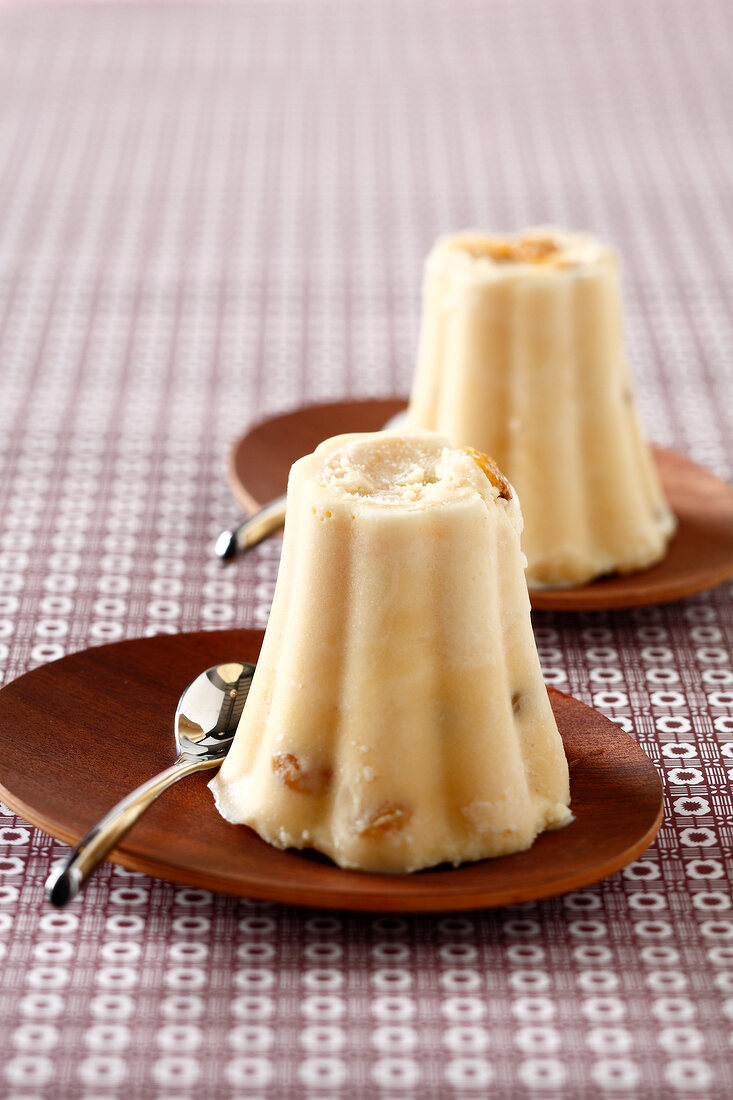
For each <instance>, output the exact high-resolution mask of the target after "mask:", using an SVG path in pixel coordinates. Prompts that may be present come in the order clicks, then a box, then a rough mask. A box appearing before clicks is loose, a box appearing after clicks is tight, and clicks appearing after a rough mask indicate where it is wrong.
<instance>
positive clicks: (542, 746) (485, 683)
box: [211, 432, 570, 872]
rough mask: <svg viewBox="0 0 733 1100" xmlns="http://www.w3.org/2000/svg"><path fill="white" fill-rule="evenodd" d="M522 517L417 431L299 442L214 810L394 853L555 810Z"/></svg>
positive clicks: (488, 475) (563, 778)
mask: <svg viewBox="0 0 733 1100" xmlns="http://www.w3.org/2000/svg"><path fill="white" fill-rule="evenodd" d="M521 527H522V518H521V513H520V510H519V504H518V502H517V498H516V495H515V494H514V492H513V491H512V488H511V486H510V485H509V484H508V482H507V481H506V480H505V479H504V478H503V476H502V475H501V474H500V473H499V471H498V469H497V468H496V467H495V466H494V464H493V463H492V462H491V460H489V459H486V458H485V456H483V455H480V454H478V452H471V451H469V450H454V449H452V448H451V447H450V446H449V445H448V443H447V441H446V440H445V439H442V438H441V437H440V436H437V435H435V434H433V433H430V432H409V433H405V434H402V435H401V434H399V433H395V432H386V433H381V432H380V433H375V434H366V435H352V436H348V435H347V436H338V437H336V438H334V439H330V440H327V441H326V442H325V443H322V444H321V445H320V446H319V447H318V448H317V450H316V451H315V453H314V454H311V455H308V456H306V457H305V458H302V459H300V460H299V461H298V462H296V463H295V465H294V466H293V468H292V470H291V473H290V480H289V485H288V503H287V521H286V525H285V538H284V543H283V553H282V560H281V564H280V572H279V574H278V579H277V586H276V591H275V596H274V600H273V605H272V611H271V614H270V619H269V622H268V625H267V631H266V634H265V639H264V644H263V647H262V652H261V655H260V658H259V661H258V663H257V671H256V673H255V676H254V681H253V684H252V689H251V692H250V695H249V697H248V700H247V704H246V706H245V709H244V712H243V714H242V718H241V721H240V724H239V727H238V730H237V734H236V737H235V740H234V744H233V745H232V748H231V750H230V752H229V755H228V756H227V757H226V760H225V761H224V764H223V765H222V768H221V771H220V772H219V774H218V775H217V777H216V778H215V779H214V781H213V782H212V784H211V787H212V789H213V791H214V796H215V798H216V804H217V807H218V809H219V811H220V812H221V813H222V815H223V816H224V817H225V818H227V819H228V820H229V821H232V822H238V823H242V824H245V825H249V826H251V827H252V828H253V829H255V830H256V832H258V833H259V834H260V836H261V837H263V838H264V839H265V840H267V841H269V842H270V843H272V844H274V845H276V846H277V847H279V848H285V847H294V848H304V847H312V848H316V849H318V850H319V851H321V852H324V853H326V854H327V855H329V856H330V857H331V858H332V859H333V860H335V862H336V863H338V864H340V865H341V866H342V867H356V868H361V869H363V870H369V871H395V872H397V871H415V870H417V869H418V868H421V867H429V866H432V865H434V864H437V863H442V862H444V861H448V862H451V863H454V864H458V863H461V862H463V861H465V860H476V859H482V858H484V857H487V856H498V855H503V854H506V853H508V852H514V851H517V850H519V849H522V848H527V847H528V846H529V845H530V844H531V843H532V841H533V839H534V838H535V836H536V835H537V834H538V833H539V832H540V831H541V830H543V829H546V828H549V827H554V826H558V825H561V824H564V823H565V822H566V821H568V820H569V817H570V814H569V810H568V800H569V789H568V769H567V764H566V761H565V756H564V753H563V747H562V742H561V740H560V736H559V734H558V731H557V727H556V725H555V721H554V718H553V714H552V710H551V707H550V703H549V699H548V695H547V691H546V689H545V686H544V684H543V681H542V676H541V672H540V666H539V661H538V657H537V651H536V648H535V643H534V638H533V634H532V629H531V625H530V618H529V598H528V594H527V586H526V583H525V579H524V558H523V555H522V552H521V549H520V545H519V535H520V531H521Z"/></svg>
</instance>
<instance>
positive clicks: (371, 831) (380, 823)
mask: <svg viewBox="0 0 733 1100" xmlns="http://www.w3.org/2000/svg"><path fill="white" fill-rule="evenodd" d="M411 817H412V811H411V810H409V809H407V807H406V806H400V805H399V804H398V803H395V802H384V803H383V804H382V805H381V806H380V807H379V808H378V809H376V810H370V811H369V812H368V813H364V814H362V815H361V817H360V818H358V819H357V820H356V821H355V822H354V831H355V832H357V833H358V834H359V836H363V837H367V838H369V837H379V836H381V835H382V834H383V833H389V832H391V831H393V830H395V829H402V828H404V826H405V825H406V824H407V822H408V821H409V820H410V818H411Z"/></svg>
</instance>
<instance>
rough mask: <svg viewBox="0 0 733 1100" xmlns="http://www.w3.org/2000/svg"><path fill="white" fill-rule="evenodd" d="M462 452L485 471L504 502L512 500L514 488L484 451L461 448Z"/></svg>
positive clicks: (473, 448)
mask: <svg viewBox="0 0 733 1100" xmlns="http://www.w3.org/2000/svg"><path fill="white" fill-rule="evenodd" d="M461 450H462V451H463V452H464V453H465V454H467V455H470V457H471V458H472V459H473V461H474V462H475V463H476V465H477V466H479V467H480V468H481V469H482V470H483V472H484V473H485V474H486V476H487V478H488V479H489V481H490V482H491V484H492V485H493V486H494V488H495V489H498V490H499V496H500V497H502V498H503V499H504V500H511V499H512V487H511V485H510V484H509V482H508V481H507V479H506V478H505V477H504V475H503V473H502V472H501V470H500V469H499V467H498V466H497V465H496V463H495V462H494V460H493V458H491V457H490V456H489V455H485V454H484V453H483V451H477V450H476V448H475V447H461Z"/></svg>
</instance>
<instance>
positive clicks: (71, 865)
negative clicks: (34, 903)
mask: <svg viewBox="0 0 733 1100" xmlns="http://www.w3.org/2000/svg"><path fill="white" fill-rule="evenodd" d="M221 762H222V761H221V759H213V760H192V759H188V760H186V759H183V758H181V759H179V760H177V761H176V762H175V764H172V765H171V766H170V768H166V769H165V771H162V772H160V773H159V774H158V775H154V776H153V778H152V779H148V780H147V782H145V783H142V784H141V785H140V786H139V787H136V788H135V790H134V791H132V792H131V793H130V794H128V795H127V796H126V797H125V798H123V799H122V801H121V802H118V803H117V805H116V806H113V807H112V809H111V810H110V811H109V813H106V814H105V815H104V817H103V818H102V819H101V821H98V822H97V824H96V825H93V826H92V828H91V829H90V830H89V832H88V833H87V834H86V836H83V837H82V838H81V840H80V841H79V843H78V844H77V846H76V848H74V850H73V851H72V852H70V853H69V855H68V856H67V858H66V860H65V862H64V863H63V864H62V865H61V867H58V868H56V869H55V870H53V871H52V872H51V874H50V875H49V877H48V881H47V882H46V897H47V899H48V901H50V902H51V904H52V905H55V906H56V907H57V908H59V909H60V908H62V907H63V906H64V905H66V904H68V902H70V901H71V900H72V899H73V898H75V897H76V895H77V894H78V893H79V891H80V890H81V888H82V886H83V885H84V883H85V882H86V880H87V879H88V878H89V876H90V875H91V874H92V872H93V871H94V870H95V868H96V867H98V866H99V864H100V863H101V862H102V860H103V859H104V857H105V856H106V855H108V853H109V852H111V851H112V849H113V848H114V847H115V845H116V844H118V843H119V841H120V840H121V839H122V837H123V836H124V835H125V833H126V832H127V831H128V829H131V828H132V826H133V825H134V824H135V822H136V821H137V819H138V818H139V817H140V815H141V814H142V813H143V812H144V811H145V810H147V808H148V806H149V805H150V804H151V802H154V801H155V799H156V798H157V797H158V795H160V794H162V793H163V791H165V790H167V788H168V787H171V786H172V785H173V784H174V783H177V782H178V780H179V779H183V777H184V775H191V773H192V772H198V771H203V769H204V768H216V767H219V766H220V765H221Z"/></svg>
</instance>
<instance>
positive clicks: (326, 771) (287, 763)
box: [271, 752, 333, 795]
mask: <svg viewBox="0 0 733 1100" xmlns="http://www.w3.org/2000/svg"><path fill="white" fill-rule="evenodd" d="M271 764H272V770H273V772H274V773H275V775H276V776H277V777H278V779H279V780H280V782H281V783H284V784H285V786H286V787H288V788H289V789H290V790H291V791H299V792H300V793H301V794H314V795H321V794H325V793H326V791H327V790H328V788H329V786H330V785H331V779H332V776H333V773H332V772H331V770H330V768H304V767H303V765H302V763H301V762H300V760H299V759H298V757H297V756H296V755H295V754H294V753H292V752H276V753H275V754H274V756H273V757H272V761H271Z"/></svg>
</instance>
